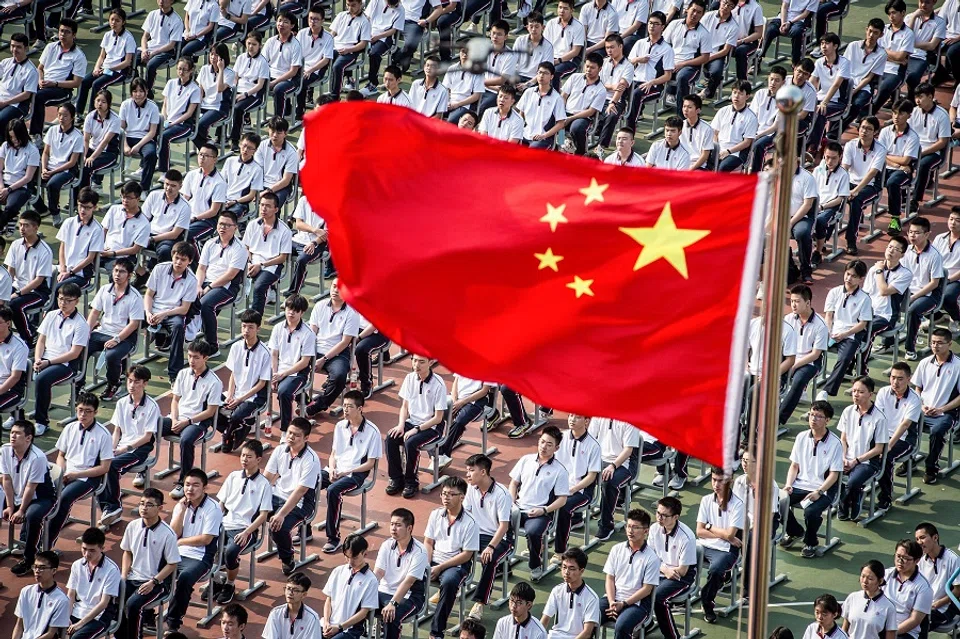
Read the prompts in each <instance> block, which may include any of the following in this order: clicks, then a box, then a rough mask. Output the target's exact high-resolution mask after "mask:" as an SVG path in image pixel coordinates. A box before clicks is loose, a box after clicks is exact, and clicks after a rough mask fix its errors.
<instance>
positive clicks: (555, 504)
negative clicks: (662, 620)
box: [510, 426, 570, 581]
mask: <svg viewBox="0 0 960 639" xmlns="http://www.w3.org/2000/svg"><path fill="white" fill-rule="evenodd" d="M562 441H563V435H562V434H561V433H560V429H559V428H557V427H556V426H546V427H544V429H543V431H542V432H541V434H540V440H539V441H538V442H537V452H535V453H530V454H528V455H524V456H523V457H521V458H520V460H519V461H518V462H517V464H516V465H515V466H514V467H513V469H512V470H511V471H510V495H511V496H512V497H513V500H514V502H515V503H516V504H517V507H519V509H520V525H521V526H523V527H524V530H525V531H526V536H527V545H528V546H529V547H530V558H529V560H528V566H529V567H530V577H531V578H532V579H534V580H535V581H536V580H539V579H540V578H541V577H543V572H544V567H543V544H544V543H545V542H546V532H547V526H548V525H549V524H550V515H551V514H552V513H553V512H555V511H557V510H559V509H561V508H563V506H564V504H566V502H567V497H568V495H569V494H570V486H569V470H568V469H567V468H565V467H564V466H563V464H562V463H561V462H560V461H559V460H557V459H556V456H555V453H556V451H557V449H558V448H559V447H560V443H561V442H562Z"/></svg>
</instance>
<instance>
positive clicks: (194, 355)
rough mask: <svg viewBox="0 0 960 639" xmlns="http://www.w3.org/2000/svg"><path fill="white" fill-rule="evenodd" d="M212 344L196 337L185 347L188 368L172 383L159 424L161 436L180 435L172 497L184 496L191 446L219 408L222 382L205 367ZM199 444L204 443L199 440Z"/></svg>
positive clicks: (193, 455) (190, 467)
mask: <svg viewBox="0 0 960 639" xmlns="http://www.w3.org/2000/svg"><path fill="white" fill-rule="evenodd" d="M212 350H213V347H212V346H210V344H207V343H206V342H205V341H203V340H202V339H195V340H193V341H192V342H190V344H189V346H188V347H187V367H186V368H184V369H183V370H181V371H180V372H179V373H178V374H177V377H176V379H175V380H174V382H173V385H172V388H171V390H172V393H173V400H172V401H171V402H170V415H168V416H166V417H164V418H163V420H162V421H161V423H160V426H161V434H162V435H163V436H164V437H172V436H177V437H179V438H180V475H179V478H178V480H177V481H176V482H175V483H174V486H173V490H171V491H170V498H171V499H180V498H182V497H183V480H184V479H185V478H186V477H187V472H188V471H189V470H191V469H192V468H193V460H194V459H195V457H196V450H195V449H194V446H195V445H196V443H197V441H198V440H201V438H202V437H203V435H204V433H206V431H207V429H208V428H211V427H212V426H213V418H214V416H215V415H216V414H217V411H218V410H219V408H220V404H221V402H222V396H223V383H222V382H221V381H220V378H219V377H217V374H216V373H214V372H213V371H212V370H210V368H209V366H207V360H208V359H209V358H210V355H211V352H212ZM200 445H201V446H202V445H203V442H202V441H201V444H200Z"/></svg>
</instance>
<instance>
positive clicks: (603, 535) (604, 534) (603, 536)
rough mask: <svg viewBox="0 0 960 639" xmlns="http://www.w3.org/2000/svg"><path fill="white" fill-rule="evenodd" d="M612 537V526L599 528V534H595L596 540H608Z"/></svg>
mask: <svg viewBox="0 0 960 639" xmlns="http://www.w3.org/2000/svg"><path fill="white" fill-rule="evenodd" d="M611 537H613V529H612V528H611V529H610V530H603V529H600V530H597V534H596V535H594V537H593V538H594V539H596V540H598V541H607V540H608V539H610V538H611Z"/></svg>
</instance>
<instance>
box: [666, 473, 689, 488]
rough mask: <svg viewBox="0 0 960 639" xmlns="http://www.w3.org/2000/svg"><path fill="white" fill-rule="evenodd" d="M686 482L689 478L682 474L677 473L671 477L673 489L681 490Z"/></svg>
mask: <svg viewBox="0 0 960 639" xmlns="http://www.w3.org/2000/svg"><path fill="white" fill-rule="evenodd" d="M686 483H687V478H686V477H681V476H680V475H675V476H674V477H671V478H670V488H672V489H673V490H680V489H681V488H683V487H684V486H685V485H686ZM660 485H661V486H662V485H663V484H662V483H661V484H660Z"/></svg>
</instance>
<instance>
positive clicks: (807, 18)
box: [760, 0, 818, 64]
mask: <svg viewBox="0 0 960 639" xmlns="http://www.w3.org/2000/svg"><path fill="white" fill-rule="evenodd" d="M817 5H818V2H817V0H784V2H783V3H782V4H781V5H780V15H779V16H777V17H775V18H770V19H769V20H767V24H766V27H765V31H764V34H763V48H762V49H761V51H760V57H761V58H765V57H766V56H767V49H769V48H770V45H771V44H773V43H774V42H775V41H776V40H777V38H780V37H782V36H786V37H788V38H790V45H791V46H790V50H791V55H790V58H791V60H793V63H794V64H796V63H797V62H799V61H800V58H801V56H802V55H803V44H804V36H805V34H806V32H807V30H808V29H810V27H811V24H810V23H811V21H812V20H813V18H814V16H816V13H817Z"/></svg>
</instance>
